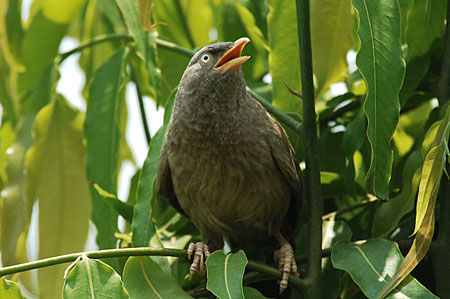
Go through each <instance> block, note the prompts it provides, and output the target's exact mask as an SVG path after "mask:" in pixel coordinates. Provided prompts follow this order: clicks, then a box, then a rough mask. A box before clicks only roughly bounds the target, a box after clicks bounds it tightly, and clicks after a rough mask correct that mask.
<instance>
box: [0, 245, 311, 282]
mask: <svg viewBox="0 0 450 299" xmlns="http://www.w3.org/2000/svg"><path fill="white" fill-rule="evenodd" d="M82 255H84V256H87V257H88V258H91V259H103V258H113V257H129V256H173V257H179V258H184V259H186V258H187V252H186V250H184V249H173V248H152V247H136V248H118V249H105V250H97V251H88V252H78V253H71V254H65V255H60V256H55V257H51V258H46V259H42V260H37V261H34V262H28V263H24V264H19V265H13V266H8V267H3V268H0V277H3V276H5V275H9V274H14V273H19V272H24V271H28V270H32V269H38V268H43V267H49V266H54V265H59V264H64V263H70V262H73V261H75V260H76V259H77V258H78V257H80V256H82ZM247 269H249V270H253V271H256V272H259V273H262V274H265V275H267V276H270V277H273V278H276V279H280V278H281V275H282V273H281V272H280V271H278V270H277V269H275V268H272V267H270V266H267V265H264V264H260V263H257V262H252V261H249V262H248V264H247ZM289 284H290V285H291V286H293V287H295V288H298V289H302V288H303V287H304V284H305V283H304V281H302V280H301V279H300V278H297V277H295V276H292V275H291V276H290V277H289Z"/></svg>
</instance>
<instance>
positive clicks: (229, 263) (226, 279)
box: [206, 250, 248, 299]
mask: <svg viewBox="0 0 450 299" xmlns="http://www.w3.org/2000/svg"><path fill="white" fill-rule="evenodd" d="M247 262H248V261H247V257H246V256H245V253H244V251H242V250H239V251H238V252H236V253H229V254H227V255H225V253H224V252H223V250H217V251H215V252H213V253H212V254H211V255H210V256H209V257H208V259H206V268H207V270H208V283H207V285H206V287H207V288H208V290H210V291H211V292H212V293H213V294H214V295H215V296H217V297H218V298H221V299H237V298H244V292H243V288H242V279H243V277H244V271H245V266H246V265H247Z"/></svg>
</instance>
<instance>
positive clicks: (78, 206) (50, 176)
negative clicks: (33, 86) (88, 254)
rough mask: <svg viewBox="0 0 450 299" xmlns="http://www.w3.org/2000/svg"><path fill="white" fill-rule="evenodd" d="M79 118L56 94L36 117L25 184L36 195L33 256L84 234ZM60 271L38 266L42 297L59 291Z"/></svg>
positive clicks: (72, 246)
mask: <svg viewBox="0 0 450 299" xmlns="http://www.w3.org/2000/svg"><path fill="white" fill-rule="evenodd" d="M83 119H84V115H83V114H82V113H81V112H80V111H77V110H76V109H75V108H73V107H71V106H70V105H69V104H68V102H67V100H66V99H64V98H63V97H62V96H57V97H56V99H55V100H53V101H52V102H51V103H50V104H49V105H47V106H46V107H44V108H43V109H42V110H41V111H40V112H39V114H38V115H37V116H36V121H35V125H34V130H33V132H34V136H35V145H34V146H33V147H32V148H31V149H30V150H29V151H28V153H27V156H26V170H27V176H26V181H25V188H26V191H27V194H28V195H30V196H33V197H34V198H33V199H39V201H38V202H39V258H47V257H50V256H56V255H61V254H65V253H69V252H74V251H81V250H83V248H84V244H85V242H86V239H87V235H88V229H89V208H90V203H91V198H90V195H89V188H88V183H87V179H86V170H85V167H84V163H83V162H84V158H85V146H84V144H83V136H82V130H83ZM74 223H76V225H74ZM63 272H64V266H63V265H59V266H55V267H47V268H43V269H39V271H38V278H39V288H40V293H41V296H42V297H43V298H45V297H47V298H55V297H57V296H59V295H60V294H61V286H62V274H63Z"/></svg>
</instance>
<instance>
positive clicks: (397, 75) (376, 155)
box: [353, 0, 405, 199]
mask: <svg viewBox="0 0 450 299" xmlns="http://www.w3.org/2000/svg"><path fill="white" fill-rule="evenodd" d="M353 5H354V7H355V8H356V9H357V11H358V15H359V29H358V36H359V38H360V40H361V49H360V50H359V52H358V55H357V57H356V65H357V66H358V68H359V71H360V72H361V75H362V76H363V78H364V81H365V83H366V87H367V94H366V98H365V101H364V113H365V114H366V116H367V120H368V128H367V137H368V139H369V142H370V145H371V149H372V153H371V163H370V168H369V171H368V173H367V179H368V181H369V183H370V185H371V189H372V192H373V193H374V194H376V195H377V196H379V197H381V198H384V199H387V198H388V197H389V181H390V179H391V169H392V159H393V154H392V150H391V148H390V141H391V139H392V135H393V133H394V130H395V127H396V125H397V122H398V118H399V112H400V104H399V98H398V94H399V91H400V87H401V85H402V82H403V77H404V73H405V61H404V59H403V51H402V48H401V44H400V32H401V30H400V23H401V22H400V9H399V5H398V2H397V1H368V0H353Z"/></svg>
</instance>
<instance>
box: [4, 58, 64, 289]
mask: <svg viewBox="0 0 450 299" xmlns="http://www.w3.org/2000/svg"><path fill="white" fill-rule="evenodd" d="M58 78H59V74H58V73H57V72H56V70H55V68H54V65H53V64H50V65H49V66H48V67H47V69H46V71H45V72H44V74H43V76H42V78H41V79H40V80H39V83H38V85H37V87H36V88H34V89H33V90H32V93H31V95H30V96H29V97H27V99H26V101H25V102H24V105H23V106H22V108H23V114H24V115H23V117H22V118H21V119H20V124H19V125H18V127H17V138H16V140H15V142H14V144H12V145H11V146H10V147H9V148H8V149H7V150H6V160H5V166H6V177H7V180H6V181H5V186H4V188H3V189H2V198H1V200H2V202H3V207H2V209H3V211H5V212H4V213H2V217H1V221H2V225H1V228H2V231H1V236H2V242H1V252H2V263H3V265H5V266H6V265H11V264H20V263H25V262H27V261H28V257H27V246H26V239H27V235H28V228H29V224H30V221H31V213H32V210H33V205H34V199H35V198H33V197H32V196H29V195H26V194H25V190H24V186H23V184H24V179H25V173H24V171H23V170H24V168H25V166H24V164H25V153H26V151H27V150H28V149H29V148H30V147H31V146H32V144H33V138H32V136H31V131H32V127H33V122H34V120H35V117H36V114H37V113H38V111H39V110H40V109H41V108H42V107H44V106H45V105H46V104H47V103H48V102H49V101H50V98H51V97H52V93H53V92H54V88H55V82H56V81H57V80H58ZM19 277H20V281H21V282H22V283H23V284H24V285H25V286H26V287H27V288H28V289H29V290H32V289H33V284H32V282H31V277H30V272H23V273H21V274H19Z"/></svg>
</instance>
